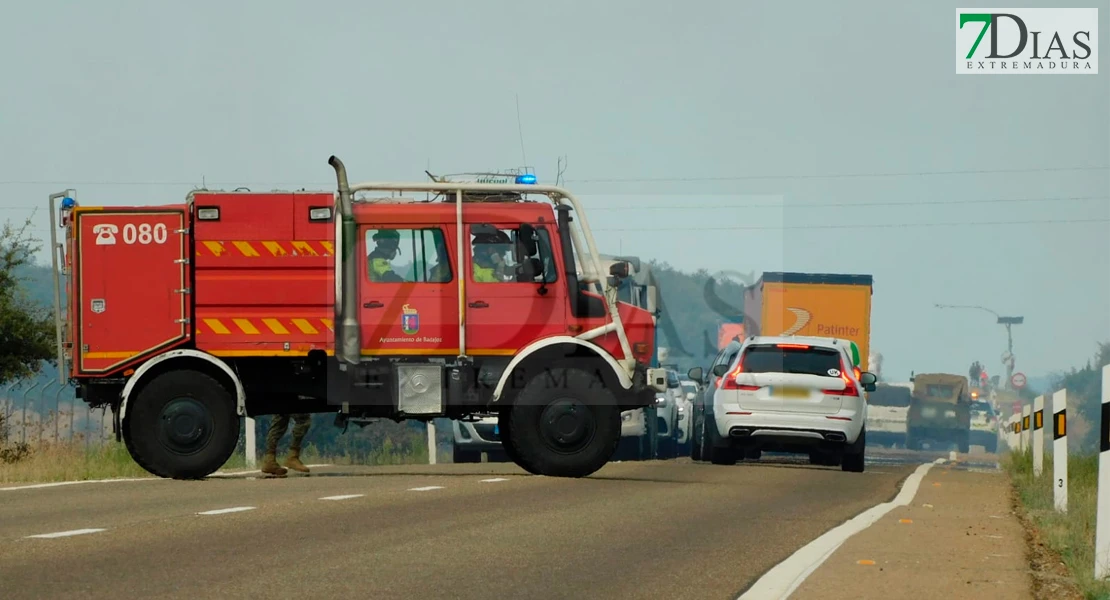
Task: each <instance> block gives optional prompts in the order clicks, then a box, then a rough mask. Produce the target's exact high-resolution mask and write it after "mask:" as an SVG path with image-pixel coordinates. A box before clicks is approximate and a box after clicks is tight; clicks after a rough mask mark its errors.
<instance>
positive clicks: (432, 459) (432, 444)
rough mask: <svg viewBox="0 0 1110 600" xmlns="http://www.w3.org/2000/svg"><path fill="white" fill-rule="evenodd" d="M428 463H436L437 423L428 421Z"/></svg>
mask: <svg viewBox="0 0 1110 600" xmlns="http://www.w3.org/2000/svg"><path fill="white" fill-rule="evenodd" d="M428 464H429V465H434V464H436V424H435V422H433V421H428Z"/></svg>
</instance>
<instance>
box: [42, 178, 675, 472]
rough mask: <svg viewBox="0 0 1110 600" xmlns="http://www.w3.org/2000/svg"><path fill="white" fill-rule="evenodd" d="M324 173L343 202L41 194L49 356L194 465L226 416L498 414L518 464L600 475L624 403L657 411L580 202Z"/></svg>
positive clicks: (525, 186)
mask: <svg viewBox="0 0 1110 600" xmlns="http://www.w3.org/2000/svg"><path fill="white" fill-rule="evenodd" d="M329 164H330V165H331V166H332V167H333V168H334V170H335V174H336V178H337V180H338V195H336V194H333V193H331V192H303V191H302V192H251V191H234V192H220V191H194V192H192V193H190V194H189V196H188V197H187V199H186V201H185V202H184V203H181V204H172V205H163V206H130V207H120V206H96V207H87V206H80V205H78V203H77V202H76V201H75V200H74V199H73V195H74V194H72V193H66V194H55V195H53V196H51V200H50V202H51V218H52V220H53V219H55V218H58V219H60V221H61V222H60V223H59V224H58V226H52V227H51V231H52V237H55V239H54V247H55V248H56V249H58V250H61V252H60V253H59V252H55V253H54V259H55V262H56V266H55V298H56V301H57V303H58V305H59V306H58V308H59V309H60V310H58V312H57V314H58V317H57V319H58V360H59V362H60V365H61V367H62V371H63V372H64V373H67V374H68V377H69V378H70V380H71V381H72V382H73V383H74V384H75V385H76V386H77V388H78V390H79V391H78V394H79V397H81V398H82V399H83V400H84V401H85V402H87V403H89V404H90V405H92V406H109V407H111V408H112V410H113V413H114V414H115V429H116V432H117V439H122V440H123V441H124V442H125V444H126V446H127V448H128V450H129V452H130V453H131V456H132V457H133V458H134V459H135V461H136V462H137V463H138V464H140V465H141V466H142V467H143V468H145V469H147V470H148V471H150V472H151V473H153V474H155V475H158V476H162V477H172V478H179V479H193V478H202V477H205V476H207V475H208V474H210V473H212V472H214V471H215V470H216V469H218V468H219V467H220V466H222V465H223V464H224V462H226V460H227V459H228V458H229V457H230V455H231V454H232V452H233V451H234V448H235V446H236V444H237V442H238V438H239V430H240V420H239V417H241V416H252V417H253V416H258V415H265V414H282V413H293V412H302V413H303V412H310V413H337V420H336V424H337V425H345V424H346V422H348V421H349V420H365V419H372V418H391V419H394V420H398V421H400V420H403V419H418V420H425V421H427V420H430V419H432V418H436V417H444V416H446V417H449V418H452V419H461V418H471V416H472V415H476V414H497V415H498V427H499V429H500V437H501V441H502V442H503V444H504V447H505V450H506V452H507V453H508V454H509V455H510V456H511V457H512V459H513V460H514V461H515V462H516V463H517V464H519V465H520V466H521V467H523V468H524V469H526V470H528V471H529V472H531V473H534V474H542V475H550V476H563V477H582V476H586V475H589V474H590V473H593V472H594V471H596V470H597V469H599V468H601V467H602V466H603V465H604V464H605V463H606V462H607V461H608V460H609V458H610V456H611V455H612V454H613V452H614V450H615V448H616V446H617V443H618V442H619V441H620V434H621V423H620V413H621V411H624V410H631V409H635V408H640V407H643V406H646V405H648V404H650V403H652V402H653V401H654V400H655V394H656V392H657V391H662V390H665V389H666V374H665V372H664V371H663V370H661V369H653V368H651V365H650V361H651V356H652V352H653V343H654V328H655V323H654V319H653V317H652V315H651V314H649V313H648V312H647V311H646V310H644V309H641V308H637V307H635V306H632V305H630V304H627V303H623V302H618V301H617V298H616V293H615V290H614V289H612V287H611V284H610V280H609V277H607V276H613V277H616V278H618V279H619V278H622V277H627V274H628V265H627V264H624V263H621V264H617V265H614V266H613V267H612V268H611V269H610V273H602V272H601V261H600V259H599V254H598V251H597V247H596V244H595V242H594V239H593V235H592V233H591V231H590V227H589V224H588V222H587V220H586V216H585V214H583V211H582V207H581V205H580V203H579V201H578V200H577V199H576V198H575V197H574V196H573V195H572V194H571V193H569V192H567V191H565V190H563V189H562V188H560V187H555V186H548V185H537V184H536V183H535V179H534V176H531V175H524V176H521V177H517V178H515V179H514V178H511V177H510V178H508V179H506V180H498V179H497V178H492V179H491V178H486V179H485V180H482V179H479V180H478V181H479V182H462V183H458V182H431V183H364V184H358V185H349V184H348V182H347V175H346V171H345V169H344V167H343V164H342V163H341V162H340V161H339V159H337V158H335V157H332V158H331V159H330V160H329ZM491 180H492V181H494V182H493V183H490V182H489V181H491ZM356 193H363V194H368V196H367V197H356ZM405 194H408V196H405ZM418 196H426V197H425V198H418ZM537 197H539V198H540V200H539V201H537V200H536V198H537ZM58 201H60V205H59V206H58V210H57V212H55V203H56V202H58ZM572 214H573V216H572ZM52 225H53V223H52ZM59 229H61V230H63V231H64V241H63V242H62V243H59V241H58V240H57V239H56V232H57V231H59ZM59 255H60V256H59ZM498 257H500V259H499V260H498ZM59 262H60V263H61V264H57V263H59ZM63 288H64V290H63ZM63 291H64V298H65V299H66V302H64V303H63V302H62V301H61V299H62V298H63ZM63 304H65V305H66V306H62V305H63Z"/></svg>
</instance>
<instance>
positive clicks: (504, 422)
mask: <svg viewBox="0 0 1110 600" xmlns="http://www.w3.org/2000/svg"><path fill="white" fill-rule="evenodd" d="M511 414H512V409H511V408H503V409H501V411H500V412H498V413H497V429H498V430H499V431H500V432H501V434H500V438H501V448H503V449H504V450H505V456H507V457H509V460H510V461H512V462H514V463H516V464H517V465H519V466H520V467H521V468H523V469H524V470H525V471H528V472H529V473H531V474H533V475H538V473H536V470H535V469H533V468H532V467H531V466H530V465H523V464H521V462H520V458H518V457H517V454H516V448H514V447H513V442H512V436H511V435H510V433H509V432H510V431H512V419H511V418H510V415H511Z"/></svg>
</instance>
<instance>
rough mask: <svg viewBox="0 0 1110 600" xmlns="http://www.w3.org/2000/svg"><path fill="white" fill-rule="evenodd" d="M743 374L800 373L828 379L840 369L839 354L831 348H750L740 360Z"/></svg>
mask: <svg viewBox="0 0 1110 600" xmlns="http://www.w3.org/2000/svg"><path fill="white" fill-rule="evenodd" d="M742 365H743V371H744V372H745V373H802V374H806V375H820V376H822V377H829V376H830V375H829V371H830V370H831V369H836V370H837V371H838V372H839V371H840V369H841V365H840V352H838V351H837V350H833V349H831V348H815V347H809V348H780V347H778V346H751V347H749V348H748V349H747V350H745V351H744V357H743V359H742Z"/></svg>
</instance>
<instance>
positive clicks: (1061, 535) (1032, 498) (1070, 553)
mask: <svg viewBox="0 0 1110 600" xmlns="http://www.w3.org/2000/svg"><path fill="white" fill-rule="evenodd" d="M1006 466H1007V468H1008V469H1009V471H1010V475H1011V476H1012V477H1013V482H1014V487H1015V488H1016V489H1017V493H1018V497H1019V498H1020V499H1021V503H1022V505H1023V507H1024V509H1025V511H1026V513H1027V514H1028V515H1029V517H1030V519H1031V520H1032V521H1033V523H1034V524H1035V525H1036V527H1037V529H1038V531H1039V533H1040V538H1041V540H1042V542H1043V543H1044V544H1045V546H1047V547H1048V549H1049V550H1051V551H1052V552H1053V553H1054V554H1056V555H1058V556H1059V557H1060V560H1061V561H1062V562H1063V563H1064V565H1065V566H1066V567H1067V569H1068V573H1069V575H1070V576H1071V577H1072V579H1073V580H1074V581H1075V583H1076V585H1077V586H1078V587H1079V589H1080V591H1082V593H1083V596H1084V597H1085V598H1088V599H1090V600H1095V599H1098V600H1108V599H1110V582H1105V581H1096V580H1095V578H1094V564H1095V510H1096V507H1095V503H1096V499H1097V492H1098V456H1097V455H1087V456H1073V457H1069V459H1068V512H1067V514H1061V513H1058V512H1056V509H1055V508H1054V500H1053V490H1052V463H1051V461H1050V460H1046V461H1045V471H1044V473H1042V474H1041V476H1040V477H1039V478H1036V479H1034V477H1033V457H1032V455H1031V453H1029V452H1025V453H1023V454H1017V453H1013V454H1009V455H1008V459H1007V465H1006Z"/></svg>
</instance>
